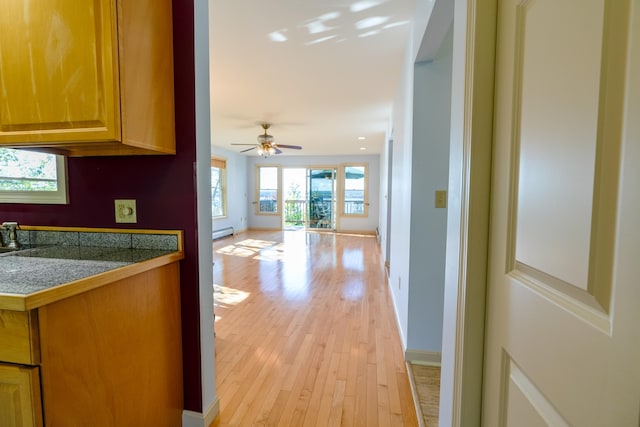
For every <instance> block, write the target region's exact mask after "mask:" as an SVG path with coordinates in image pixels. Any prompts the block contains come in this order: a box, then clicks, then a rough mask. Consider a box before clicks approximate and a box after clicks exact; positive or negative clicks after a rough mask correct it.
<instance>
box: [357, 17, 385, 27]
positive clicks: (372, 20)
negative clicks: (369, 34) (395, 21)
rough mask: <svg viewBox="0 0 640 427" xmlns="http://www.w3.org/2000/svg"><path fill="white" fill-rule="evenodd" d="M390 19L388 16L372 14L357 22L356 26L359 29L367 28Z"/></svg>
mask: <svg viewBox="0 0 640 427" xmlns="http://www.w3.org/2000/svg"><path fill="white" fill-rule="evenodd" d="M388 20H389V17H388V16H371V17H369V18H365V19H361V20H360V21H358V22H356V28H357V29H358V30H364V29H366V28H371V27H375V26H377V25H382V24H384V23H385V22H387V21H388Z"/></svg>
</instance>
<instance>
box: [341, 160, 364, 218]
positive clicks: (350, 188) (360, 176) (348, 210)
mask: <svg viewBox="0 0 640 427" xmlns="http://www.w3.org/2000/svg"><path fill="white" fill-rule="evenodd" d="M367 175H368V174H367V165H366V164H346V165H343V168H342V178H343V186H342V188H343V191H344V193H343V198H342V200H343V205H342V214H343V215H344V216H367V214H368V207H369V200H368V198H369V194H368V191H367V190H368V189H367V187H368V176H367Z"/></svg>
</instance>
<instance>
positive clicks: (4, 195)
mask: <svg viewBox="0 0 640 427" xmlns="http://www.w3.org/2000/svg"><path fill="white" fill-rule="evenodd" d="M56 180H57V182H58V190H57V191H0V203H25V204H27V203H33V204H50V205H66V204H68V203H69V193H68V188H67V159H66V157H64V156H60V155H56Z"/></svg>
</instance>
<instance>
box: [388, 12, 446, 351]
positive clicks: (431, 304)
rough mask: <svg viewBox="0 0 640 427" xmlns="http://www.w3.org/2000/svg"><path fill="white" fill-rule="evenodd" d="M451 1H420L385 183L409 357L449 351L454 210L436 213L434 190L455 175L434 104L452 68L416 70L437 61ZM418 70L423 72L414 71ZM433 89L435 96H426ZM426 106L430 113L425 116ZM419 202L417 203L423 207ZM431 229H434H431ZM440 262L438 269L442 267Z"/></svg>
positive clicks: (393, 278) (397, 299) (396, 295)
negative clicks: (449, 242) (448, 270)
mask: <svg viewBox="0 0 640 427" xmlns="http://www.w3.org/2000/svg"><path fill="white" fill-rule="evenodd" d="M450 3H452V2H449V1H446V0H444V1H436V2H434V1H433V0H418V1H417V5H416V14H415V16H414V22H413V29H412V35H411V37H410V38H409V40H408V41H407V49H406V53H405V58H404V66H403V70H404V71H403V76H402V78H401V81H400V82H399V84H398V89H397V92H396V98H395V100H394V106H393V118H392V123H391V127H390V128H391V129H392V131H393V155H392V170H391V176H392V184H391V189H390V190H389V191H387V190H388V189H387V188H386V186H387V184H386V179H385V178H384V177H382V179H381V195H382V196H381V197H384V195H385V194H387V195H388V194H391V198H392V205H391V213H390V214H391V215H390V216H391V224H386V213H385V216H381V218H380V221H381V224H380V229H381V230H383V229H386V227H390V236H391V237H390V240H391V242H390V245H389V247H390V253H389V254H388V256H387V259H388V260H389V261H390V271H389V287H390V290H391V292H392V296H393V301H394V304H395V310H396V316H397V320H398V324H399V327H400V334H401V338H402V341H403V348H404V350H405V351H407V356H409V352H420V351H425V352H439V351H440V348H441V341H440V337H441V335H440V334H441V328H442V307H443V301H442V292H443V291H442V287H443V286H444V279H443V277H441V276H442V275H443V274H444V273H443V271H444V258H441V257H444V254H445V249H446V248H445V244H444V241H443V238H442V235H443V234H442V233H445V232H446V212H445V210H439V211H435V210H434V208H433V201H434V193H433V192H434V191H435V189H446V188H447V172H446V169H442V167H445V168H446V163H447V157H446V154H445V153H444V152H443V149H444V147H445V139H446V137H445V133H444V132H445V131H446V130H447V126H446V125H447V124H448V120H446V118H444V119H443V118H442V116H441V115H439V113H441V111H440V110H438V108H439V105H438V104H439V102H440V101H435V100H429V97H430V96H432V95H435V94H437V95H438V96H444V92H442V91H444V88H446V87H448V86H447V84H446V82H445V80H446V77H445V76H446V71H445V70H443V69H441V67H442V66H443V65H444V64H439V63H435V64H432V65H431V68H429V66H425V68H424V69H423V68H422V65H420V66H418V68H416V69H414V65H415V64H416V62H418V61H425V60H428V61H431V60H434V58H437V52H438V51H439V49H440V46H441V44H442V41H443V40H444V39H445V36H446V34H447V31H448V29H449V27H450V24H451V19H452V15H453V14H452V7H453V6H452V5H451V4H450ZM443 5H444V6H443ZM416 71H417V72H418V74H417V75H415V74H414V73H415V72H416ZM423 74H424V75H423ZM416 78H417V79H418V80H420V81H421V83H420V85H424V86H421V87H419V88H418V89H419V92H418V93H416V94H415V96H419V97H420V99H419V100H416V99H414V86H415V84H416ZM431 79H434V80H433V82H432V83H425V80H426V81H427V82H428V81H430V80H431ZM442 84H444V87H442V86H441V85H442ZM429 91H435V92H434V94H429V93H423V92H429ZM449 96H450V95H449ZM443 99H444V100H445V101H444V102H445V105H443V106H442V110H448V109H449V104H448V103H446V96H445V97H444V98H443ZM430 101H433V102H430ZM414 106H416V107H417V111H414ZM421 109H424V111H423V112H421V111H420V110H421ZM429 110H437V113H438V118H435V117H432V118H430V117H428V115H429V114H431V113H432V112H433V111H431V112H430V111H429ZM427 119H429V120H428V123H429V125H428V126H427ZM439 120H443V121H442V122H439ZM414 121H417V122H421V123H416V127H415V131H416V132H417V135H414ZM422 122H424V123H422ZM433 126H436V127H437V130H436V129H431V128H432V127H433ZM434 138H435V139H436V140H437V141H438V143H437V149H436V151H435V152H434V153H431V152H430V149H431V148H432V147H431V146H430V145H429V144H433V139H434ZM425 141H429V142H428V143H427V142H425ZM416 144H417V145H418V146H417V147H416ZM430 147H431V148H430ZM447 148H448V145H447ZM388 150H389V143H387V145H386V146H385V151H384V153H383V156H382V159H381V163H383V164H386V162H387V161H388ZM414 156H415V157H416V159H415V160H416V161H415V162H414ZM432 156H433V158H432ZM436 159H437V160H436ZM420 160H422V161H420ZM425 162H433V163H429V164H430V166H431V169H429V170H427V168H426V167H425ZM439 162H442V163H439ZM434 168H435V169H434ZM385 172H386V171H385ZM414 174H415V176H414ZM427 189H428V192H427ZM423 190H424V191H423ZM425 193H426V194H425ZM414 198H415V200H414ZM423 201H424V203H426V204H430V205H429V206H430V207H429V208H428V209H430V211H431V216H430V218H428V220H427V221H428V224H427V222H425V218H423V216H424V215H425V212H426V209H427V205H426V204H425V205H424V206H421V205H420V203H422V202H423ZM412 203H416V206H415V209H414V208H413V207H412ZM425 224H426V225H427V226H428V227H429V228H428V229H427V228H425ZM425 235H426V237H425ZM425 238H427V239H434V238H435V239H436V240H437V241H436V240H433V241H430V242H421V241H419V240H416V239H425ZM423 243H426V246H422V244H423ZM383 248H384V245H383ZM412 251H413V253H412ZM432 256H433V258H431V257H432ZM436 257H437V258H438V259H436ZM432 261H433V262H432ZM436 264H438V268H435V267H434V266H435V265H436ZM440 264H441V265H440ZM430 265H431V266H432V267H434V268H432V269H430V270H429V272H426V271H421V270H424V268H428V267H429V266H430ZM423 267H424V268H423ZM440 267H441V268H440ZM436 270H438V271H437V274H435V275H434V276H431V275H430V274H431V273H430V272H435V271H436ZM440 270H442V271H440ZM434 284H435V285H434ZM432 285H433V286H432ZM414 287H415V288H414ZM410 301H411V302H410Z"/></svg>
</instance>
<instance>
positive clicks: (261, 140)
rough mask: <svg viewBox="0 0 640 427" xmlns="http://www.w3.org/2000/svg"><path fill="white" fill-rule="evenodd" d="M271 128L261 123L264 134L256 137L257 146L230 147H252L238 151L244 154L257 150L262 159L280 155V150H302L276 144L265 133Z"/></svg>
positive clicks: (269, 125)
mask: <svg viewBox="0 0 640 427" xmlns="http://www.w3.org/2000/svg"><path fill="white" fill-rule="evenodd" d="M270 127H271V124H269V123H262V129H264V133H263V134H261V135H258V143H257V144H231V145H253V147H251V148H247V149H246V150H242V151H240V152H241V153H245V152H247V151H251V150H257V151H258V155H260V156H262V157H269V156H272V155H274V154H280V153H282V150H280V149H281V148H289V149H293V150H302V147H301V146H299V145H285V144H276V143H275V141H274V139H273V136H272V135H269V134H268V133H267V129H269V128H270Z"/></svg>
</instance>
